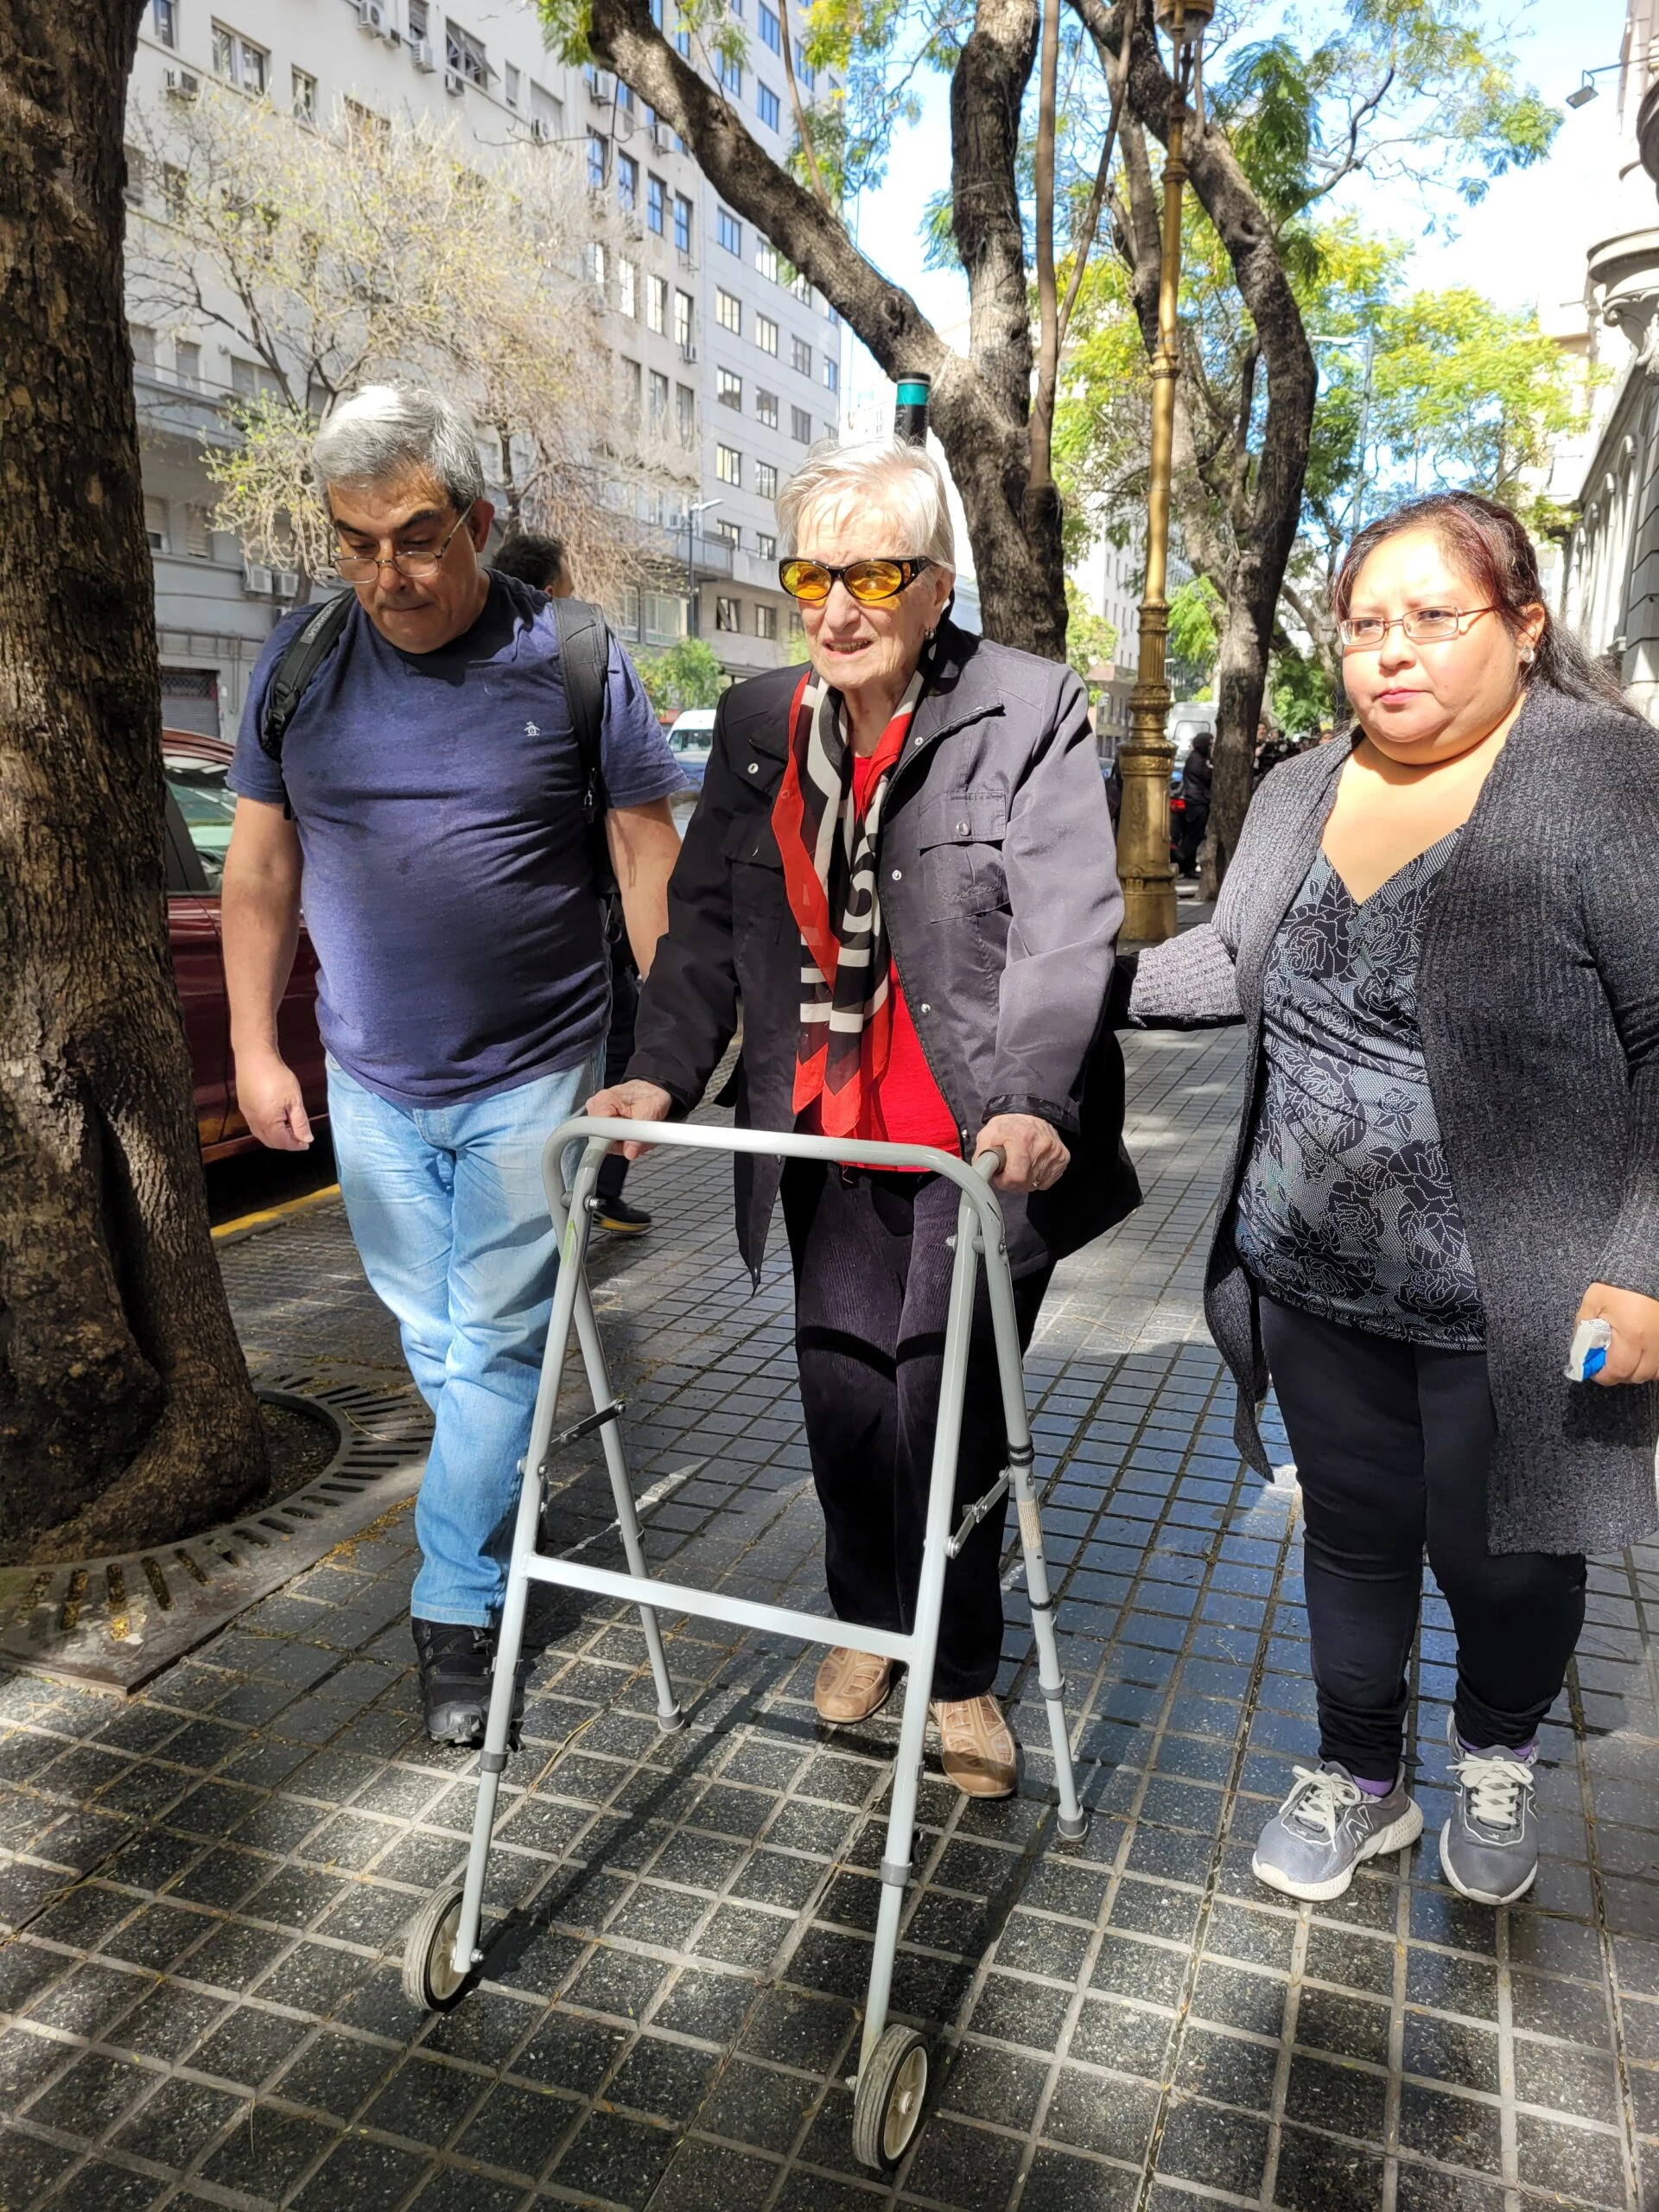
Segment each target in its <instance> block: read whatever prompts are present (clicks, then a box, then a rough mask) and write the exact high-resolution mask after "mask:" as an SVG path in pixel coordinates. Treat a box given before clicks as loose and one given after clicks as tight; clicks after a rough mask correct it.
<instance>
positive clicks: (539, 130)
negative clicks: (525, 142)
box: [530, 115, 553, 146]
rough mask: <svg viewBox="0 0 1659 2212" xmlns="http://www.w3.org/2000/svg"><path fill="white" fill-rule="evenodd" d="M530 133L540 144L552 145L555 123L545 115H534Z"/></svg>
mask: <svg viewBox="0 0 1659 2212" xmlns="http://www.w3.org/2000/svg"><path fill="white" fill-rule="evenodd" d="M530 135H531V137H532V138H533V139H534V140H535V141H536V143H537V145H538V146H548V145H551V143H553V125H552V124H550V122H549V121H548V119H547V118H546V117H545V116H544V115H536V116H532V117H531V122H530Z"/></svg>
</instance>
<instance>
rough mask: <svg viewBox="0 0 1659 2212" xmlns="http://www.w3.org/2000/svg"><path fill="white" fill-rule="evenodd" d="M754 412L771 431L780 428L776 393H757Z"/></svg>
mask: <svg viewBox="0 0 1659 2212" xmlns="http://www.w3.org/2000/svg"><path fill="white" fill-rule="evenodd" d="M754 411H755V413H756V415H757V416H759V417H760V420H761V422H763V423H765V424H766V428H767V429H769V430H775V429H777V427H778V395H777V393H776V392H775V391H759V390H757V391H756V392H755V395H754Z"/></svg>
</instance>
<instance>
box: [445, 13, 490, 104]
mask: <svg viewBox="0 0 1659 2212" xmlns="http://www.w3.org/2000/svg"><path fill="white" fill-rule="evenodd" d="M443 58H444V60H446V61H447V62H448V65H449V67H451V68H452V69H453V70H454V71H455V73H456V74H457V75H459V76H462V77H464V78H465V79H467V83H468V84H469V85H478V86H481V87H482V88H483V89H484V90H485V91H486V92H487V91H488V90H489V84H490V77H491V74H492V71H491V68H490V65H489V60H488V58H487V57H486V54H485V52H484V41H482V40H481V39H476V38H474V36H473V35H472V33H471V31H464V30H462V29H461V25H460V24H459V23H457V22H451V21H449V19H448V17H446V18H445V19H444V26H443Z"/></svg>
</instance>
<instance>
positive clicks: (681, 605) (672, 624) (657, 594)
mask: <svg viewBox="0 0 1659 2212" xmlns="http://www.w3.org/2000/svg"><path fill="white" fill-rule="evenodd" d="M684 635H685V601H683V599H675V598H673V597H672V596H671V594H669V593H667V592H665V591H648V592H647V593H646V594H645V643H646V644H647V645H672V644H673V642H674V640H675V639H677V638H683V636H684Z"/></svg>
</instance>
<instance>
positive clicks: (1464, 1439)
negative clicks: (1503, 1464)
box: [1262, 1295, 1584, 1782]
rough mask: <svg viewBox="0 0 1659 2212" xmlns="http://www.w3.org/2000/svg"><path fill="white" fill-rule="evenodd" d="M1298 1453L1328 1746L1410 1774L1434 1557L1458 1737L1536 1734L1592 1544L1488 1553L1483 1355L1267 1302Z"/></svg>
mask: <svg viewBox="0 0 1659 2212" xmlns="http://www.w3.org/2000/svg"><path fill="white" fill-rule="evenodd" d="M1262 1344H1263V1345H1264V1347H1265V1349H1266V1351H1267V1355H1268V1370H1269V1371H1270V1372H1271V1374H1272V1376H1273V1386H1274V1391H1275V1393H1276V1394H1277V1395H1278V1399H1279V1408H1280V1411H1281V1413H1282V1414H1283V1415H1284V1419H1285V1430H1286V1433H1287V1435H1288V1436H1289V1439H1290V1448H1291V1450H1292V1452H1294V1454H1295V1459H1296V1471H1297V1476H1298V1478H1299V1479H1300V1483H1301V1486H1302V1508H1303V1513H1304V1516H1305V1522H1306V1535H1305V1541H1304V1549H1303V1573H1304V1580H1305V1582H1306V1591H1307V1623H1308V1630H1309V1634H1310V1637H1311V1638H1312V1642H1313V1680H1314V1683H1315V1685H1316V1687H1317V1689H1318V1692H1319V1752H1320V1756H1321V1757H1322V1758H1327V1759H1340V1760H1341V1762H1342V1764H1344V1766H1345V1767H1346V1768H1347V1769H1348V1770H1349V1771H1350V1772H1351V1773H1352V1774H1356V1775H1357V1776H1359V1777H1361V1779H1362V1780H1364V1781H1367V1782H1392V1781H1393V1779H1394V1777H1395V1774H1396V1773H1397V1772H1398V1771H1399V1768H1400V1758H1401V1749H1402V1737H1403V1732H1404V1727H1405V1718H1406V1696H1407V1691H1406V1666H1407V1662H1408V1659H1409V1657H1410V1654H1411V1644H1412V1638H1413V1637H1414V1635H1415V1634H1416V1631H1417V1613H1418V1607H1419V1605H1420V1603H1421V1597H1422V1584H1423V1551H1424V1548H1425V1546H1427V1551H1428V1562H1429V1565H1430V1566H1431V1567H1433V1570H1434V1580H1436V1581H1437V1582H1438V1583H1439V1584H1440V1589H1441V1591H1442V1592H1444V1594H1445V1597H1446V1604H1447V1605H1448V1606H1449V1607H1450V1608H1451V1611H1452V1626H1453V1627H1454V1629H1455V1630H1456V1631H1457V1639H1458V1687H1457V1703H1456V1714H1457V1726H1458V1733H1459V1735H1460V1736H1461V1737H1462V1738H1463V1740H1464V1742H1465V1744H1473V1745H1477V1746H1479V1747H1482V1748H1484V1747H1485V1746H1486V1745H1493V1744H1502V1745H1507V1746H1509V1747H1510V1748H1511V1749H1516V1750H1518V1749H1519V1748H1520V1747H1521V1746H1522V1745H1525V1744H1529V1743H1530V1742H1531V1740H1532V1738H1533V1737H1534V1736H1535V1734H1536V1732H1537V1729H1538V1724H1539V1723H1540V1721H1541V1720H1542V1719H1543V1717H1544V1715H1545V1714H1546V1713H1548V1711H1549V1708H1550V1707H1551V1705H1552V1704H1553V1703H1554V1700H1555V1699H1556V1697H1557V1696H1558V1695H1559V1694H1560V1688H1561V1684H1562V1682H1563V1681H1565V1680H1566V1677H1567V1662H1568V1661H1569V1660H1570V1659H1571V1658H1572V1656H1573V1649H1574V1647H1575V1646H1576V1644H1577V1643H1578V1640H1579V1631H1580V1629H1581V1628H1582V1627H1583V1625H1584V1560H1583V1557H1582V1555H1581V1554H1560V1553H1553V1552H1500V1553H1494V1552H1491V1551H1490V1550H1489V1549H1488V1548H1487V1541H1486V1472H1487V1466H1488V1463H1489V1461H1490V1459H1491V1449H1492V1439H1493V1435H1494V1433H1495V1421H1494V1416H1493V1413H1492V1399H1491V1390H1490V1389H1489V1388H1488V1384H1487V1377H1486V1355H1485V1353H1484V1352H1479V1351H1440V1350H1438V1349H1436V1348H1433V1347H1431V1346H1427V1345H1423V1344H1402V1343H1400V1342H1398V1341H1396V1340H1395V1338H1391V1337H1380V1336H1376V1335H1375V1334H1374V1333H1373V1332H1371V1331H1370V1330H1369V1329H1356V1328H1347V1327H1344V1326H1343V1325H1340V1324H1339V1323H1337V1322H1334V1321H1325V1320H1320V1319H1316V1318H1315V1317H1314V1316H1313V1314H1310V1313H1300V1312H1298V1311H1297V1310H1296V1309H1295V1308H1294V1307H1292V1306H1281V1305H1280V1304H1278V1303H1277V1301H1276V1300H1273V1299H1270V1298H1268V1297H1266V1296H1265V1295H1264V1296H1263V1297H1262Z"/></svg>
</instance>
